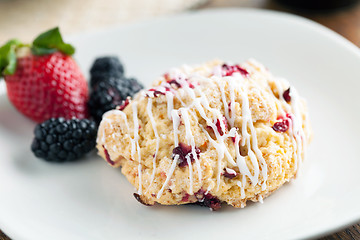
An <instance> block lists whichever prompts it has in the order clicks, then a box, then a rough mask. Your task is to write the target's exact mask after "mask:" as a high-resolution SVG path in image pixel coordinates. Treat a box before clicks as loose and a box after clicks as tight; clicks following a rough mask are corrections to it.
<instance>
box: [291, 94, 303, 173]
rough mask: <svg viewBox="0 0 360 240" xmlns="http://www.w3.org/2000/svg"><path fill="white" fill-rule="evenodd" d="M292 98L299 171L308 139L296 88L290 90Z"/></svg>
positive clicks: (293, 126) (293, 125)
mask: <svg viewBox="0 0 360 240" xmlns="http://www.w3.org/2000/svg"><path fill="white" fill-rule="evenodd" d="M290 97H291V107H292V109H293V114H294V115H293V117H292V128H291V129H292V131H293V134H294V138H295V140H296V143H297V144H296V145H297V149H296V152H297V153H296V155H297V159H298V161H297V163H296V165H295V166H296V169H295V170H298V169H299V166H300V164H301V162H302V161H301V159H302V158H301V153H302V152H303V153H304V155H305V152H306V144H304V143H305V141H306V137H305V133H304V130H303V128H302V116H301V113H300V99H299V95H298V93H297V90H296V89H295V87H291V88H290Z"/></svg>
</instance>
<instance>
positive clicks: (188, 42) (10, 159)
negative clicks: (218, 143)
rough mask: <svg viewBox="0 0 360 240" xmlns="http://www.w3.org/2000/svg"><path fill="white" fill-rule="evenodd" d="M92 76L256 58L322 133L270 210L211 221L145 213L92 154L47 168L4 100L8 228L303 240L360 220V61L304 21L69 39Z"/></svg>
mask: <svg viewBox="0 0 360 240" xmlns="http://www.w3.org/2000/svg"><path fill="white" fill-rule="evenodd" d="M72 40H73V41H72V42H73V43H74V44H75V45H76V47H77V49H78V52H77V54H76V57H77V59H78V61H79V62H80V64H81V66H82V67H83V69H84V70H86V71H87V70H88V69H89V66H90V64H91V63H92V61H93V60H94V58H95V57H96V56H99V55H106V54H115V55H119V56H121V58H122V59H123V62H125V63H126V69H127V73H128V75H134V76H137V77H138V78H139V79H140V80H142V81H143V82H144V83H146V84H148V85H149V83H150V81H152V80H153V79H154V78H155V77H157V76H158V75H160V74H162V73H164V71H165V70H167V69H168V68H170V67H172V66H178V65H181V64H183V63H189V64H192V63H200V62H203V61H207V60H209V59H213V58H221V59H224V60H231V61H234V62H241V61H243V60H246V59H247V58H249V57H254V58H256V59H258V60H259V61H261V62H263V63H264V64H265V65H266V66H267V67H268V68H269V69H270V70H271V71H272V72H273V73H275V74H276V75H279V76H283V77H286V78H288V80H289V81H290V82H291V83H292V84H294V85H295V86H296V87H297V88H298V91H299V92H300V94H301V95H303V96H304V97H305V98H306V99H307V100H308V105H309V108H310V116H311V120H312V126H313V129H314V133H315V135H314V141H313V142H312V144H311V146H310V149H309V152H308V157H307V159H306V162H305V163H304V165H303V169H302V173H301V174H300V176H299V177H298V179H296V180H295V181H292V182H291V183H289V184H286V185H285V186H283V187H282V188H281V189H279V190H278V191H277V192H275V193H274V194H273V195H271V196H270V197H269V198H267V199H265V201H264V204H260V203H257V204H249V206H248V207H246V208H245V209H234V208H231V207H224V208H223V209H222V211H219V212H211V211H209V210H208V209H206V208H200V207H195V206H179V207H176V206H175V207H165V206H155V207H145V206H143V205H141V204H139V203H138V202H137V201H136V200H135V199H134V198H133V196H132V193H133V192H134V189H133V187H132V186H131V185H130V184H129V183H128V182H127V181H126V179H125V177H123V176H122V175H121V173H120V171H119V170H118V169H112V168H111V167H109V166H108V165H107V164H106V163H105V161H103V160H101V159H100V158H99V157H97V156H96V155H95V154H94V155H92V156H90V157H89V158H88V159H86V160H83V161H80V162H76V163H67V164H50V163H47V162H44V161H42V160H39V159H36V158H35V157H34V156H33V155H32V153H31V152H30V150H29V148H30V143H31V139H32V127H33V124H32V123H31V122H30V121H28V120H26V119H25V118H23V117H21V116H20V115H19V114H18V113H16V112H15V110H14V109H13V108H12V107H11V106H10V104H9V103H8V101H7V99H6V97H4V96H3V97H2V99H1V101H0V149H1V159H0V194H1V196H0V228H1V229H3V230H4V231H5V232H6V233H7V234H8V235H9V236H10V237H12V238H14V239H17V240H18V239H20V240H21V239H29V240H31V239H36V240H39V239H40V240H41V239H68V240H69V239H240V238H241V239H296V238H306V237H314V236H318V235H321V234H325V233H329V232H330V231H335V230H337V229H338V228H341V227H344V226H345V225H348V224H350V223H353V222H355V221H358V220H360V204H359V203H360V184H359V183H360V174H359V169H360V159H359V157H358V152H359V147H360V146H359V139H358V136H360V127H359V126H360V124H358V121H359V119H360V111H359V110H360V109H359V105H358V104H359V102H360V101H359V98H360V97H359V94H358V93H359V89H360V81H359V79H360V71H359V68H360V52H359V50H358V49H357V48H356V47H355V46H354V45H352V44H351V43H349V42H348V41H346V40H345V39H343V38H342V37H340V36H339V35H337V34H335V33H333V32H331V31H329V30H327V29H325V28H324V27H321V26H320V25H318V24H315V23H313V22H311V21H308V20H305V19H303V18H299V17H295V16H291V15H288V14H282V13H276V12H269V11H258V10H234V9H224V10H213V11H204V12H194V13H188V14H183V15H179V16H175V17H169V18H159V19H157V20H153V21H151V22H148V23H142V24H137V25H132V26H127V27H122V28H116V29H112V30H108V31H104V32H101V33H93V34H92V33H89V34H83V35H79V36H77V37H74V38H73V39H72Z"/></svg>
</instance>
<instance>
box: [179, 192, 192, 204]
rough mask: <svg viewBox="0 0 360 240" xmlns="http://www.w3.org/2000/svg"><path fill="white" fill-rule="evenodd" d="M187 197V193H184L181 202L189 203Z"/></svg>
mask: <svg viewBox="0 0 360 240" xmlns="http://www.w3.org/2000/svg"><path fill="white" fill-rule="evenodd" d="M189 197H190V195H189V194H188V193H185V195H184V196H183V197H182V199H181V201H182V202H188V201H189Z"/></svg>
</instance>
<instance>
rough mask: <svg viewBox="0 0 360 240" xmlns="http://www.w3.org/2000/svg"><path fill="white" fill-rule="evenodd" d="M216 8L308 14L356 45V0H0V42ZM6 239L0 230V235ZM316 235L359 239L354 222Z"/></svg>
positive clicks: (359, 19)
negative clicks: (53, 30) (50, 31)
mask: <svg viewBox="0 0 360 240" xmlns="http://www.w3.org/2000/svg"><path fill="white" fill-rule="evenodd" d="M220 7H237V8H259V9H270V10H276V11H282V12H288V13H293V14H296V15H300V16H303V17H306V18H309V19H312V20H314V21H316V22H318V23H320V24H322V25H324V26H326V27H328V28H330V29H332V30H334V31H336V32H338V33H339V34H341V35H342V36H344V37H345V38H347V39H349V40H350V41H351V42H353V43H354V44H355V45H357V46H360V1H358V0H86V1H85V0H77V1H74V0H60V1H59V0H57V1H53V0H0V45H2V44H3V43H5V42H6V41H7V40H9V39H11V38H14V37H16V38H18V39H21V40H22V41H23V42H30V41H32V40H33V38H34V36H36V35H37V34H38V33H40V32H42V31H44V30H46V29H49V28H51V27H54V26H60V28H61V31H62V33H63V35H67V36H68V35H72V34H78V33H81V32H89V31H98V30H101V29H106V28H111V27H113V26H119V25H125V24H129V23H134V22H140V21H146V20H149V19H152V18H154V17H157V16H166V15H172V14H176V13H180V12H183V11H194V10H202V9H210V8H220ZM0 229H1V226H0ZM8 239H9V238H7V237H6V236H5V235H4V234H3V233H2V232H1V230H0V240H8ZM322 239H323V240H324V239H326V240H330V239H360V225H359V224H356V225H353V226H351V227H349V228H347V229H344V230H341V231H339V232H337V233H335V234H332V235H329V236H326V237H324V238H322Z"/></svg>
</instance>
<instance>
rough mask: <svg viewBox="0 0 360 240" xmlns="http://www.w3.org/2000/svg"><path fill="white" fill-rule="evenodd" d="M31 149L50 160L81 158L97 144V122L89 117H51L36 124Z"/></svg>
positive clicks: (40, 156) (62, 160)
mask: <svg viewBox="0 0 360 240" xmlns="http://www.w3.org/2000/svg"><path fill="white" fill-rule="evenodd" d="M34 134H35V138H34V140H33V142H32V144H31V150H32V152H33V153H34V154H35V156H36V157H38V158H43V159H45V160H46V161H49V162H65V161H74V160H76V159H79V158H80V157H82V156H83V155H85V154H86V153H88V152H90V151H91V150H92V149H93V148H94V147H95V144H96V134H97V129H96V124H95V122H94V121H91V120H88V119H81V120H80V119H71V120H65V119H64V118H51V119H49V120H47V121H45V122H43V123H41V124H38V125H36V127H35V130H34Z"/></svg>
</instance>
